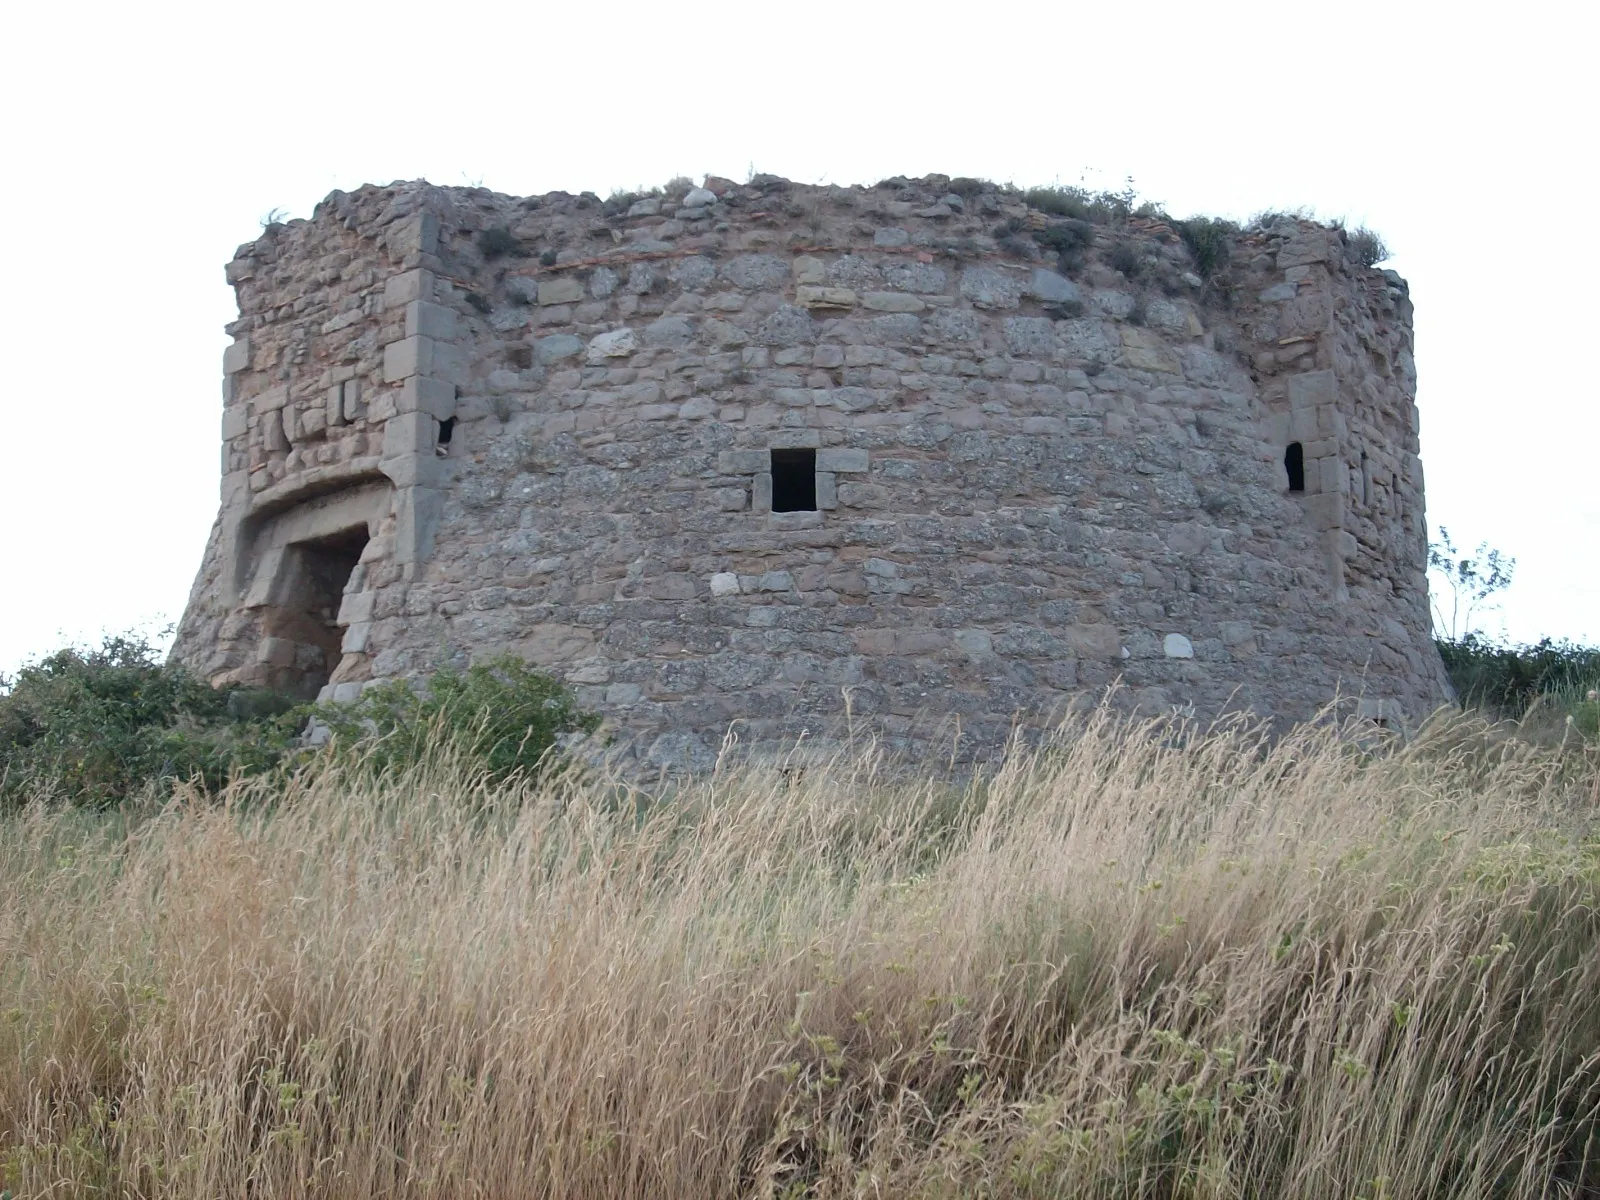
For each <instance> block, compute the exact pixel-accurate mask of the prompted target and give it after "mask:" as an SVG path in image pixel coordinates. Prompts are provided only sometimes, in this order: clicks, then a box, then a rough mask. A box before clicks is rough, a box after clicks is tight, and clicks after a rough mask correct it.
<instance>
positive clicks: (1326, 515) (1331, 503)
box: [1299, 492, 1344, 530]
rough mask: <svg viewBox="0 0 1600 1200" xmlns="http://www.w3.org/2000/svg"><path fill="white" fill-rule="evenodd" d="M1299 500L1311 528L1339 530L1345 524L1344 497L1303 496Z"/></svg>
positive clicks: (1337, 495)
mask: <svg viewBox="0 0 1600 1200" xmlns="http://www.w3.org/2000/svg"><path fill="white" fill-rule="evenodd" d="M1299 500H1300V507H1301V508H1302V509H1304V510H1305V514H1306V520H1308V521H1309V522H1310V523H1311V528H1313V529H1316V530H1324V529H1338V528H1340V527H1341V526H1342V525H1343V524H1344V496H1342V495H1340V494H1339V493H1337V492H1334V493H1331V494H1327V495H1316V496H1301V497H1300V498H1299Z"/></svg>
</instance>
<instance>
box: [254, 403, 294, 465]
mask: <svg viewBox="0 0 1600 1200" xmlns="http://www.w3.org/2000/svg"><path fill="white" fill-rule="evenodd" d="M293 423H294V415H293V410H292V409H291V410H286V409H281V408H278V409H273V410H272V411H271V412H268V413H267V414H266V415H265V416H264V417H262V419H261V440H262V442H263V444H265V446H266V448H267V451H268V453H271V454H278V453H281V452H282V451H284V450H287V449H288V448H289V428H290V426H291V425H292V424H293Z"/></svg>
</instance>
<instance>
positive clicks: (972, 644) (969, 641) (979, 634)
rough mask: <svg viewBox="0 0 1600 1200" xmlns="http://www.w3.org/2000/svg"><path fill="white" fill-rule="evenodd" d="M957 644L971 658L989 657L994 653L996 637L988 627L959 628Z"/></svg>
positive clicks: (956, 637) (956, 635) (956, 636)
mask: <svg viewBox="0 0 1600 1200" xmlns="http://www.w3.org/2000/svg"><path fill="white" fill-rule="evenodd" d="M955 639H956V646H957V648H958V649H960V650H961V651H962V652H963V653H965V654H966V655H967V656H968V657H969V658H988V657H989V655H991V654H993V653H994V638H993V637H992V636H991V635H990V633H989V631H988V630H987V629H958V630H956V634H955Z"/></svg>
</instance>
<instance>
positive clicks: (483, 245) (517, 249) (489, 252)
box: [477, 225, 528, 262]
mask: <svg viewBox="0 0 1600 1200" xmlns="http://www.w3.org/2000/svg"><path fill="white" fill-rule="evenodd" d="M477 242H478V250H479V252H480V253H481V254H482V255H483V257H484V258H485V259H487V260H488V261H489V262H493V261H494V260H495V259H497V258H504V257H505V256H506V255H508V254H510V255H514V256H516V257H517V258H524V257H526V256H527V253H528V252H527V251H526V250H525V249H524V248H523V245H522V243H521V242H520V241H518V240H517V237H516V235H515V234H513V233H512V232H511V230H509V229H507V228H506V227H505V226H504V225H491V226H489V228H488V229H485V230H484V231H483V232H482V233H480V234H478V238H477Z"/></svg>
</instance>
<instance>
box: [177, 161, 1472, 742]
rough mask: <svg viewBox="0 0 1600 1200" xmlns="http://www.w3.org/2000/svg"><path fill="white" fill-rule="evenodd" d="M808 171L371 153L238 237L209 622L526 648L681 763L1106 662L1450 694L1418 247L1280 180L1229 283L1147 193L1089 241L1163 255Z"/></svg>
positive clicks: (281, 681) (371, 674) (958, 202)
mask: <svg viewBox="0 0 1600 1200" xmlns="http://www.w3.org/2000/svg"><path fill="white" fill-rule="evenodd" d="M779 182H781V181H779ZM779 182H774V181H772V180H770V179H766V178H765V177H760V178H758V179H757V180H753V181H752V184H751V185H750V186H746V187H740V186H738V185H732V184H727V183H726V181H708V183H711V184H712V186H711V187H708V188H704V189H695V190H694V191H692V192H688V193H687V194H685V195H682V196H668V197H660V198H651V199H649V200H642V201H638V202H636V203H634V204H633V205H632V206H631V207H628V208H626V210H625V211H623V212H620V213H608V212H606V211H604V210H603V209H602V206H601V204H600V202H599V201H598V200H597V199H595V198H593V197H574V196H569V195H566V194H563V193H554V194H551V195H549V196H544V197H538V198H535V199H533V200H527V201H524V200H522V199H519V198H515V197H510V196H502V195H498V194H495V193H492V192H489V191H486V190H483V189H467V188H439V187H433V186H430V185H428V184H425V183H420V182H419V183H410V184H398V185H394V186H390V187H383V188H378V187H365V188H361V189H359V190H358V191H356V192H354V193H350V194H345V193H339V192H336V193H334V194H332V195H331V196H329V197H328V198H327V200H325V201H324V202H323V203H322V204H321V205H319V206H318V208H317V211H316V213H315V215H314V216H313V218H312V219H311V220H309V221H294V222H290V223H289V224H288V225H286V226H278V227H274V228H273V229H271V230H269V231H268V232H267V233H266V234H264V235H263V236H262V237H261V238H259V239H258V240H257V241H255V242H252V243H250V244H248V245H245V246H242V247H241V248H240V250H239V252H238V255H237V256H236V257H235V259H234V261H233V262H232V263H231V264H230V265H229V268H228V278H229V280H230V282H232V283H233V284H234V286H235V288H236V289H237V293H238V298H239V304H240V313H241V316H240V319H239V320H238V321H236V322H234V323H233V325H231V326H230V328H229V332H230V333H231V334H232V335H233V337H234V339H235V340H234V343H233V345H232V346H231V347H230V348H229V349H228V351H227V353H226V355H225V357H224V364H223V366H224V372H225V385H224V398H225V405H224V411H223V418H222V436H223V439H224V443H223V478H222V502H221V509H220V512H219V516H218V520H217V523H216V526H215V527H214V529H213V532H212V535H211V539H210V542H209V544H208V546H207V548H206V552H205V558H204V561H203V564H202V566H201V570H200V573H199V576H198V577H197V579H196V581H195V586H194V590H193V593H192V595H191V599H190V603H189V607H188V610H187V612H186V613H185V615H184V619H183V623H182V626H181V629H180V632H179V637H178V641H177V644H176V647H175V649H174V654H175V656H176V657H177V658H179V659H180V660H182V661H184V662H187V663H189V664H190V665H192V666H194V667H195V668H197V669H198V670H200V671H201V672H203V673H204V674H205V675H206V676H207V677H208V678H210V679H212V680H214V681H216V682H225V681H240V682H248V683H252V684H262V685H268V686H276V687H288V688H292V689H297V690H300V691H301V692H303V693H306V694H312V693H315V692H317V691H319V690H324V689H325V694H328V695H336V696H340V697H344V698H349V697H351V696H353V695H355V694H358V692H359V689H360V688H361V686H362V685H363V684H364V683H365V682H366V681H368V680H372V679H382V678H394V677H409V676H416V675H420V674H422V673H425V672H427V671H429V670H431V669H433V668H435V667H437V666H439V665H441V664H443V663H446V662H452V663H456V664H458V665H459V664H461V663H464V662H467V661H470V660H471V659H472V658H474V657H479V656H486V655H489V654H493V653H496V652H500V651H511V652H514V653H518V654H522V655H523V656H524V657H527V658H528V659H529V660H530V661H533V662H536V663H538V664H539V665H541V666H543V667H546V668H548V669H550V670H553V671H556V672H557V673H559V674H561V675H563V676H564V677H565V678H566V679H568V680H569V681H570V682H571V683H572V684H573V685H574V686H575V687H576V688H577V689H578V691H579V694H580V696H581V698H582V699H583V701H584V702H585V703H586V704H590V705H593V706H596V707H598V708H600V709H602V710H603V711H605V712H606V713H607V714H608V715H609V716H610V717H612V718H613V719H614V720H615V722H616V723H617V725H618V726H619V727H620V730H621V731H622V732H623V733H624V734H625V735H630V736H631V737H632V738H633V739H634V740H635V741H636V742H637V744H638V745H640V746H642V747H646V748H648V755H647V757H649V758H650V761H656V760H657V759H660V760H661V761H662V762H663V763H666V762H667V761H668V760H671V761H673V762H677V761H679V760H682V762H683V763H691V762H701V761H704V760H705V759H706V758H707V755H708V754H709V751H707V749H706V747H708V746H716V745H720V744H721V742H722V738H723V735H724V734H725V732H726V731H727V729H728V727H729V724H730V723H731V722H735V721H737V722H739V725H738V730H739V736H741V737H742V738H744V739H745V740H746V741H747V742H755V743H761V744H777V743H779V742H781V741H783V740H785V739H788V738H792V737H795V736H797V735H799V734H800V733H801V732H802V731H809V733H810V734H811V736H816V735H817V734H818V732H819V731H820V730H821V729H822V728H823V727H824V725H825V724H826V722H827V721H829V720H831V719H833V718H836V717H839V716H841V715H842V714H843V713H844V711H845V709H846V706H847V704H848V707H849V710H850V712H851V713H852V714H853V717H854V719H856V720H857V721H860V722H866V723H867V724H869V725H871V726H872V727H874V728H876V729H877V730H879V731H880V732H881V733H883V734H884V735H886V736H888V737H890V738H891V739H894V740H896V741H900V742H903V741H906V740H912V741H915V740H917V739H918V738H919V737H922V736H925V735H926V736H931V735H932V730H933V729H934V727H935V726H936V725H937V723H938V720H939V719H940V718H944V717H958V718H959V719H960V722H961V728H962V730H963V732H964V734H965V735H967V736H968V737H969V738H970V739H971V743H972V745H973V746H974V747H978V746H985V745H987V746H992V745H994V744H997V743H998V741H999V740H1001V739H1003V737H1004V736H1005V733H1006V731H1007V730H1008V729H1009V728H1010V727H1011V723H1012V720H1013V717H1014V716H1015V715H1016V714H1018V713H1020V714H1022V715H1023V719H1024V720H1026V721H1031V722H1038V721H1043V720H1046V719H1048V718H1049V716H1050V715H1051V714H1056V713H1059V712H1060V711H1062V709H1063V706H1064V705H1066V704H1068V703H1071V702H1072V701H1073V700H1074V698H1075V697H1079V696H1082V695H1086V694H1087V695H1098V694H1100V693H1101V692H1103V691H1104V690H1105V689H1107V688H1109V687H1111V686H1112V685H1113V684H1117V685H1119V686H1118V689H1117V691H1116V692H1115V693H1114V694H1115V697H1116V701H1117V702H1118V703H1125V704H1128V705H1132V706H1138V707H1140V708H1141V709H1143V710H1145V711H1165V710H1168V709H1172V708H1178V709H1181V710H1184V711H1190V710H1191V709H1192V710H1193V711H1196V712H1215V711H1219V710H1221V709H1224V708H1226V707H1228V706H1230V705H1232V706H1234V707H1244V708H1250V709H1253V710H1255V711H1257V712H1259V713H1262V714H1269V715H1272V716H1276V717H1284V718H1300V717H1307V716H1310V715H1312V714H1313V713H1314V712H1315V711H1317V709H1318V708H1319V707H1320V706H1322V705H1323V704H1325V703H1326V702H1327V701H1328V700H1330V699H1331V698H1332V697H1333V696H1334V695H1335V693H1336V692H1338V693H1342V694H1344V695H1346V696H1352V697H1364V698H1365V699H1366V700H1367V701H1368V709H1370V710H1371V711H1373V712H1381V713H1383V714H1385V719H1389V718H1391V717H1395V716H1397V715H1398V714H1409V715H1410V716H1413V717H1415V716H1417V715H1419V714H1421V713H1422V712H1424V711H1426V710H1427V709H1429V708H1431V707H1432V706H1433V705H1434V704H1436V703H1437V702H1439V701H1441V700H1442V699H1444V698H1445V695H1446V690H1445V689H1446V686H1447V685H1446V684H1445V682H1444V679H1443V675H1442V671H1441V669H1440V665H1439V662H1438V659H1437V655H1436V652H1435V650H1434V648H1433V644H1432V642H1431V640H1430V638H1429V624H1428V616H1427V598H1426V592H1425V582H1424V574H1423V567H1424V537H1425V534H1424V530H1425V523H1424V513H1423V493H1422V471H1421V465H1420V462H1419V460H1418V457H1417V455H1418V443H1417V414H1416V409H1415V406H1414V403H1413V398H1414V394H1415V367H1414V363H1413V359H1412V337H1411V308H1410V303H1409V300H1408V299H1407V297H1406V293H1405V288H1404V285H1403V282H1401V281H1399V280H1398V277H1395V276H1392V273H1386V272H1378V271H1372V270H1369V269H1366V268H1363V267H1362V266H1360V264H1359V263H1358V262H1356V261H1355V260H1354V258H1353V257H1352V256H1351V255H1350V254H1349V253H1348V252H1347V250H1346V248H1345V246H1344V244H1343V241H1342V238H1341V235H1340V234H1339V233H1338V231H1336V230H1331V229H1327V228H1324V227H1322V226H1318V225H1315V224H1313V223H1311V222H1306V221H1298V220H1294V219H1292V218H1285V219H1284V220H1282V221H1280V222H1279V223H1278V224H1277V225H1275V226H1273V227H1272V228H1270V229H1266V230H1262V231H1258V232H1252V233H1249V234H1246V235H1242V236H1241V237H1240V239H1239V243H1238V245H1237V246H1236V247H1235V252H1234V254H1233V256H1232V263H1233V264H1234V265H1233V266H1232V267H1231V268H1229V271H1230V274H1229V275H1228V276H1227V278H1225V279H1222V280H1217V281H1212V283H1211V284H1208V283H1207V282H1206V281H1204V280H1202V279H1201V278H1200V276H1199V275H1197V274H1196V273H1195V272H1194V269H1193V263H1192V261H1191V260H1190V258H1189V256H1188V253H1187V251H1185V249H1184V248H1183V245H1182V243H1181V242H1180V241H1178V239H1177V238H1176V237H1175V236H1173V235H1172V234H1171V231H1170V230H1168V229H1166V227H1165V226H1162V225H1160V224H1159V223H1157V222H1153V221H1140V220H1138V219H1134V220H1131V221H1130V222H1128V223H1127V225H1126V226H1125V227H1121V228H1118V229H1115V230H1110V231H1103V233H1102V235H1101V241H1102V242H1103V243H1104V245H1101V246H1100V247H1099V249H1097V251H1096V254H1099V253H1102V252H1109V248H1110V246H1111V244H1112V242H1113V240H1115V239H1120V240H1121V241H1126V242H1131V243H1133V244H1134V247H1135V249H1136V251H1137V252H1138V254H1139V256H1140V259H1141V261H1142V262H1144V263H1146V264H1148V265H1147V267H1146V268H1145V269H1144V270H1143V271H1142V272H1141V275H1140V280H1139V281H1138V282H1136V283H1130V282H1129V281H1128V280H1127V279H1126V278H1125V277H1124V276H1122V275H1121V274H1119V273H1117V272H1115V271H1113V270H1111V269H1110V268H1109V266H1107V265H1106V264H1105V263H1104V262H1102V261H1101V260H1100V259H1099V258H1098V257H1095V256H1093V255H1091V256H1090V259H1089V261H1088V262H1087V264H1086V265H1081V266H1071V265H1063V264H1058V263H1057V261H1056V259H1055V257H1054V255H1053V254H1051V253H1047V252H1045V251H1044V250H1042V249H1038V248H1036V247H1034V248H1031V249H1030V247H1032V243H1030V242H1028V241H1027V240H1026V239H1025V238H1021V237H1018V236H1015V235H1009V236H1006V237H1005V238H1004V239H1003V240H1001V239H999V238H998V235H997V233H996V228H995V221H996V218H997V216H998V217H1002V218H1004V219H1006V220H1007V221H1008V222H1009V225H1008V226H1007V228H1009V229H1013V230H1015V229H1023V228H1033V229H1037V228H1040V227H1041V225H1042V224H1047V223H1048V218H1046V217H1045V216H1044V215H1043V214H1037V213H1030V212H1029V211H1028V210H1027V209H1026V208H1025V206H1023V205H1022V203H1021V201H1020V198H1019V197H1017V196H1016V194H1015V193H1009V192H1004V191H1000V190H992V191H989V192H984V193H982V194H979V195H975V196H966V197H957V196H954V195H952V194H951V193H950V192H949V190H948V181H947V180H943V179H941V178H939V177H934V178H931V179H929V180H923V181H903V180H902V181H896V185H895V187H893V188H889V187H880V188H876V189H860V188H855V189H847V188H806V187H801V186H798V185H788V184H784V185H782V186H781V187H780V186H779ZM967 214H972V215H971V216H968V215H967ZM490 229H500V230H503V231H505V232H506V233H508V234H509V235H510V236H511V237H512V238H513V239H514V243H515V245H516V246H517V248H518V251H517V253H515V254H510V255H506V254H504V252H503V247H502V253H501V254H499V255H497V256H496V257H494V258H485V256H484V251H483V247H484V245H486V244H490V242H489V241H486V240H485V239H484V237H483V235H484V232H485V231H486V230H490ZM1000 232H1001V233H1004V232H1005V230H1004V229H1002V230H1001V231H1000ZM1112 235H1114V239H1113V238H1112ZM1058 266H1059V268H1060V269H1059V270H1058V269H1057V268H1058ZM1062 271H1066V272H1068V273H1070V274H1072V275H1073V278H1068V277H1067V276H1066V275H1065V274H1062V273H1061V272H1062ZM1213 285H1216V286H1213ZM1221 285H1226V290H1227V292H1228V293H1229V294H1230V295H1231V297H1232V304H1231V307H1229V308H1226V309H1223V308H1220V307H1213V306H1209V305H1208V304H1207V303H1206V297H1208V296H1210V295H1215V294H1220V292H1221V290H1222V286H1221ZM1291 443H1293V444H1295V445H1298V446H1299V450H1300V462H1301V464H1302V468H1301V469H1302V474H1303V477H1304V478H1303V482H1304V488H1303V490H1299V491H1291V490H1290V486H1289V484H1290V479H1289V476H1288V466H1287V460H1286V457H1285V455H1286V450H1287V449H1288V447H1289V446H1290V444H1291ZM775 451H779V452H785V453H792V452H796V451H798V452H801V453H802V454H804V453H806V452H811V453H813V454H814V457H813V458H810V459H806V460H803V461H807V462H809V463H810V469H813V470H814V472H815V477H814V484H815V487H814V501H815V504H816V508H815V509H814V510H807V511H791V512H774V511H772V509H773V507H774V504H775V502H776V501H778V500H780V499H781V498H782V496H783V495H784V494H785V493H784V487H783V480H782V472H783V471H784V470H785V469H788V468H786V467H785V464H784V462H783V461H780V460H779V459H778V458H775V457H774V452H775ZM775 478H776V479H777V481H778V482H777V483H775ZM1179 631H1181V632H1179ZM919 731H922V732H920V733H919Z"/></svg>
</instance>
